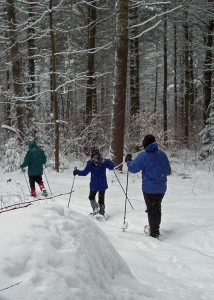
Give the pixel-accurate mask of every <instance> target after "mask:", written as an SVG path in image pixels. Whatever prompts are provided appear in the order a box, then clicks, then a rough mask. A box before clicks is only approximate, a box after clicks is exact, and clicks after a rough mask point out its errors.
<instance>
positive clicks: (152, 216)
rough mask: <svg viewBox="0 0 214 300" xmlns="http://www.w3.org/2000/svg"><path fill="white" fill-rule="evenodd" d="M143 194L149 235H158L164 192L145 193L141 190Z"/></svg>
mask: <svg viewBox="0 0 214 300" xmlns="http://www.w3.org/2000/svg"><path fill="white" fill-rule="evenodd" d="M143 195H144V200H145V203H146V207H147V213H148V220H149V227H150V230H151V236H154V237H156V236H159V235H160V232H159V228H160V223H161V202H162V199H163V197H164V194H147V193H145V192H143Z"/></svg>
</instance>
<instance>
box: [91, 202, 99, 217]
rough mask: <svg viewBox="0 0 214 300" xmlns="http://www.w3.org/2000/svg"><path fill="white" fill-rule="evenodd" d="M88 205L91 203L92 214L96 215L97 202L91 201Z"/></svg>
mask: <svg viewBox="0 0 214 300" xmlns="http://www.w3.org/2000/svg"><path fill="white" fill-rule="evenodd" d="M90 203H91V207H92V209H93V213H94V214H97V213H98V204H97V202H96V201H95V200H91V201H90Z"/></svg>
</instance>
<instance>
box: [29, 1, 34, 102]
mask: <svg viewBox="0 0 214 300" xmlns="http://www.w3.org/2000/svg"><path fill="white" fill-rule="evenodd" d="M28 2H29V19H30V22H31V23H32V22H33V21H34V16H35V13H34V7H35V1H34V0H28ZM34 35H35V29H34V27H33V26H31V24H30V23H29V26H28V57H29V59H28V64H29V79H30V84H29V95H30V96H31V100H34V94H35V61H34V57H33V56H34V52H35V40H34Z"/></svg>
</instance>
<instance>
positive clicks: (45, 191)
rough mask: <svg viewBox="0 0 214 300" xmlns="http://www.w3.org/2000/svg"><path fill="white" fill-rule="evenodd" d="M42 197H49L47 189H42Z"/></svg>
mask: <svg viewBox="0 0 214 300" xmlns="http://www.w3.org/2000/svg"><path fill="white" fill-rule="evenodd" d="M41 195H42V196H45V197H47V196H48V192H47V190H46V189H42V194H41Z"/></svg>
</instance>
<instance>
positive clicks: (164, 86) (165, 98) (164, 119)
mask: <svg viewBox="0 0 214 300" xmlns="http://www.w3.org/2000/svg"><path fill="white" fill-rule="evenodd" d="M163 48H164V83H163V130H164V131H165V132H167V129H168V123H167V85H168V78H167V77H168V74H167V73H168V72H167V70H168V65H167V63H168V62H167V17H166V15H165V16H164V46H163ZM166 141H167V135H165V142H166Z"/></svg>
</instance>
